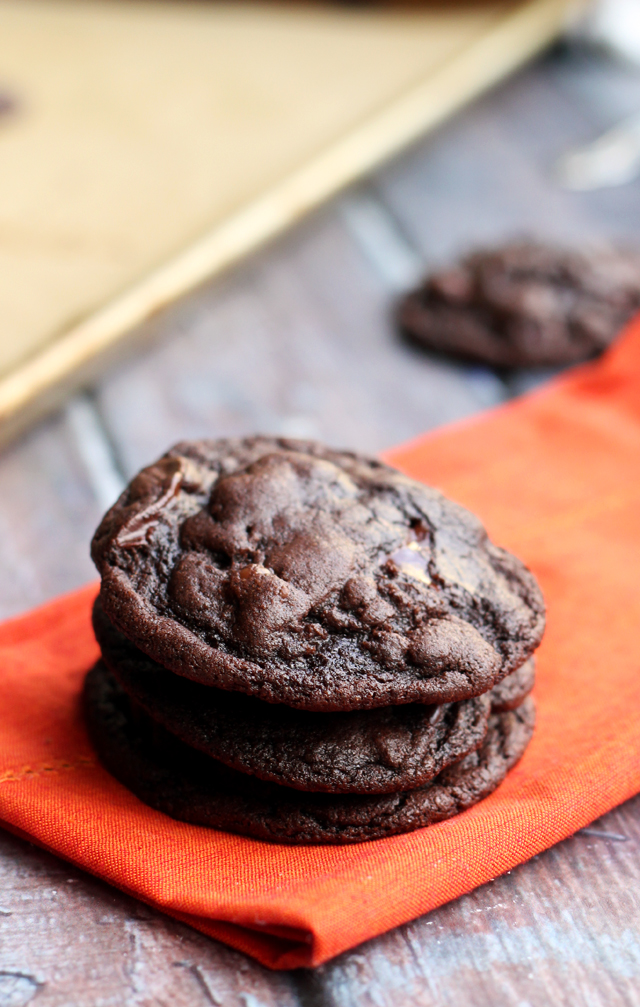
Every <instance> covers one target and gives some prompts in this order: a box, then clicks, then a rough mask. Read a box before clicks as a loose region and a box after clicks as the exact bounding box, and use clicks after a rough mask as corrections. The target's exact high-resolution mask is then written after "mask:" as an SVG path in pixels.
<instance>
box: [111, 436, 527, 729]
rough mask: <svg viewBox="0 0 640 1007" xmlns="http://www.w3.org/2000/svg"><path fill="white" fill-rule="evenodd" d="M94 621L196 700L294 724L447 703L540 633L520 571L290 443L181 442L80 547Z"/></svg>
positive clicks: (412, 487) (385, 485) (364, 465)
mask: <svg viewBox="0 0 640 1007" xmlns="http://www.w3.org/2000/svg"><path fill="white" fill-rule="evenodd" d="M92 556H93V558H94V561H95V563H96V566H97V567H98V569H99V571H100V574H101V577H102V586H101V601H102V605H103V607H104V610H105V612H106V614H107V616H108V617H109V619H110V620H111V621H112V622H113V623H114V625H115V626H117V627H118V628H119V629H120V630H121V631H122V632H123V633H124V635H125V636H126V637H128V639H130V640H131V641H132V642H133V643H135V645H136V646H137V647H139V649H140V650H142V651H143V652H144V653H146V654H147V655H148V656H150V657H152V658H154V659H155V660H156V661H158V663H160V664H162V665H163V666H164V667H166V668H168V669H170V670H171V671H174V672H177V673H178V674H181V675H183V676H186V677H187V678H192V679H194V680H196V681H199V682H202V683H203V684H207V685H213V686H216V687H218V688H221V689H226V690H231V691H234V690H235V691H240V692H244V693H246V694H248V695H252V696H254V697H256V698H258V699H261V700H264V701H266V702H270V703H284V704H286V705H288V706H292V707H297V708H299V709H305V710H311V711H314V710H315V711H342V712H345V711H348V710H355V709H370V708H375V707H381V706H393V705H398V704H406V703H449V702H455V701H459V700H462V699H467V698H470V697H472V696H475V695H479V694H481V693H484V692H486V691H487V690H489V689H491V688H492V687H493V686H494V685H495V684H496V683H497V682H499V681H500V680H501V679H502V678H504V677H505V676H506V675H508V674H509V673H510V672H512V671H514V670H515V669H516V668H518V667H520V666H521V665H522V664H523V663H524V661H525V660H526V659H527V658H528V657H529V656H530V655H531V653H532V652H533V650H534V649H535V647H536V646H537V645H538V643H539V642H540V639H541V637H542V633H543V630H544V604H543V600H542V596H541V593H540V590H539V587H538V585H537V582H536V581H535V578H534V577H533V575H532V574H531V573H530V571H529V570H527V568H526V567H525V566H524V564H522V563H521V562H520V561H519V560H518V559H516V557H514V556H512V555H511V554H510V553H508V552H506V551H505V550H503V549H500V548H499V547H497V546H495V545H493V544H492V543H491V542H490V541H489V539H488V538H487V535H486V532H485V530H484V528H483V527H482V525H481V523H480V522H479V520H478V519H477V518H476V517H475V516H474V515H472V514H471V513H470V512H469V511H467V510H465V509H464V508H463V507H460V506H459V505H457V504H455V503H453V502H452V501H450V500H448V499H447V498H446V497H444V496H443V495H442V494H441V493H440V492H438V491H437V490H435V489H432V488H430V487H428V486H425V485H423V484H422V483H418V482H416V481H415V480H412V479H409V478H408V477H406V476H404V475H402V474H401V473H399V472H397V471H395V470H394V469H391V468H390V467H388V466H386V465H384V464H382V463H381V462H379V461H376V460H373V459H369V458H363V457H360V456H358V455H355V454H353V453H350V452H340V451H332V450H330V449H328V448H325V447H323V446H322V445H318V444H316V443H314V442H308V441H291V440H287V439H275V438H263V437H254V438H245V439H243V440H218V441H196V442H183V443H181V444H178V445H176V446H175V447H174V448H172V449H171V451H169V452H168V453H167V454H166V455H164V456H163V457H162V458H161V459H160V460H159V461H158V462H157V463H156V464H155V465H151V466H149V467H148V468H147V469H144V470H143V471H142V472H141V473H139V475H138V476H136V477H135V479H134V480H133V481H132V482H131V484H130V485H129V486H128V487H127V489H126V490H125V492H124V493H123V494H122V496H121V497H120V499H119V500H118V502H117V503H116V504H115V506H114V507H112V508H111V510H110V511H109V512H108V513H107V514H106V515H105V517H104V519H103V521H102V523H101V524H100V527H99V528H98V530H97V532H96V534H95V536H94V540H93V543H92Z"/></svg>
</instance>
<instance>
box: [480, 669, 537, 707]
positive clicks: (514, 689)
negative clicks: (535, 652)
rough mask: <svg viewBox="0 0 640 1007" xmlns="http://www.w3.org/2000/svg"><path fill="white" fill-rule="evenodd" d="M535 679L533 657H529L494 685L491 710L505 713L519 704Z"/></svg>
mask: <svg viewBox="0 0 640 1007" xmlns="http://www.w3.org/2000/svg"><path fill="white" fill-rule="evenodd" d="M535 681H536V662H535V658H533V657H530V658H529V660H528V661H525V663H524V664H523V665H522V667H520V668H516V670H515V671H512V672H511V674H510V675H507V677H506V678H503V679H502V681H501V682H498V684H497V685H494V687H493V689H492V690H491V692H490V693H489V695H490V696H491V712H492V713H506V712H507V710H515V708H516V706H520V704H521V703H522V701H523V700H524V699H525V697H526V696H528V695H529V693H530V692H531V690H532V689H533V687H534V685H535Z"/></svg>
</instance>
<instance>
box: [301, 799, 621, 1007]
mask: <svg viewBox="0 0 640 1007" xmlns="http://www.w3.org/2000/svg"><path fill="white" fill-rule="evenodd" d="M594 831H596V832H605V833H609V834H613V835H615V836H618V837H619V838H607V837H606V836H602V835H601V836H596V835H587V834H584V833H578V834H577V835H576V836H574V837H573V838H572V839H569V840H567V841H565V842H564V843H560V844H559V845H558V846H556V847H554V848H553V849H552V850H549V851H547V852H546V853H543V854H541V855H540V856H537V857H534V858H533V860H531V861H529V862H528V863H526V864H523V865H522V866H521V867H518V868H516V869H515V870H513V871H510V872H509V873H508V874H507V875H504V876H503V877H501V878H497V879H496V880H495V881H493V882H491V883H490V884H488V885H484V886H483V887H482V888H479V889H477V890H476V891H475V892H472V893H471V894H470V895H465V896H463V897H462V898H461V899H458V900H457V901H456V902H453V903H450V904H449V905H447V906H444V907H443V908H442V909H438V910H436V911H435V912H433V913H430V914H429V915H428V916H426V917H423V918H422V919H420V920H416V921H415V922H413V923H409V924H407V925H406V926H403V927H399V928H398V929H396V930H394V931H392V932H391V933H389V934H386V935H384V936H383V937H381V938H378V939H377V940H376V941H371V942H369V943H368V944H364V945H362V946H361V947H360V948H357V949H356V950H355V951H351V952H348V953H347V954H345V955H342V956H341V957H340V958H338V959H336V960H335V961H333V962H329V963H328V964H327V965H324V966H322V967H321V968H319V969H318V970H317V971H316V973H315V975H314V976H313V985H314V988H315V989H317V990H318V994H319V997H320V998H321V999H320V1002H321V1003H322V1004H324V1005H326V1007H395V1005H397V1004H398V1002H400V1003H408V1004H415V1005H416V1007H418V1005H419V1007H459V1005H460V1004H464V1005H465V1007H486V1005H489V1004H491V1005H492V1007H522V1005H524V1004H531V1005H534V1004H535V1005H536V1007H537V1005H546V1004H554V1005H558V1007H575V1005H577V1004H581V1005H582V1004H584V1005H587V1007H605V1005H606V1007H631V1005H636V1004H639V1003H640V798H635V799H634V800H632V801H629V802H628V803H627V804H625V805H623V806H622V807H621V808H619V809H617V810H616V811H614V812H611V813H610V814H609V815H606V816H605V817H604V818H603V819H601V820H600V821H599V822H598V823H595V824H594ZM620 837H621V838H620Z"/></svg>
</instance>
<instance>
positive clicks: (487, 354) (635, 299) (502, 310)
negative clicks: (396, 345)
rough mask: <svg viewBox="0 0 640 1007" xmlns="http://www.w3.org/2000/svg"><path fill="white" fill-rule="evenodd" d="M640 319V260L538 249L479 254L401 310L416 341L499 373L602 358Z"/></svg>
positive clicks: (437, 276) (431, 282)
mask: <svg viewBox="0 0 640 1007" xmlns="http://www.w3.org/2000/svg"><path fill="white" fill-rule="evenodd" d="M639 309H640V254H637V253H632V252H625V251H613V250H609V251H593V252H586V251H580V252H578V251H565V250H562V249H557V248H553V247H549V246H547V245H541V244H535V243H519V244H513V245H507V246H506V247H503V248H497V249H493V250H488V251H478V252H475V253H474V254H473V255H470V256H468V257H467V258H466V259H463V260H462V262H460V263H459V265H457V266H454V267H452V268H450V269H445V270H442V271H441V272H436V273H433V274H432V275H431V276H429V277H427V279H426V280H425V282H424V284H423V285H422V286H421V287H420V288H419V289H417V290H415V291H413V292H412V293H410V294H408V295H407V296H406V297H405V298H404V299H403V300H402V302H401V303H400V305H399V308H398V321H399V324H400V327H401V329H402V330H403V332H404V333H405V334H406V335H407V336H409V337H410V338H411V339H412V340H414V341H416V342H418V343H420V344H422V345H423V346H426V347H428V348H429V349H432V350H436V351H438V352H443V353H449V354H453V355H455V356H458V357H463V358H466V359H468V360H475V361H481V362H483V363H487V364H491V365H493V366H496V367H527V366H551V365H558V364H571V363H575V362H577V361H579V360H586V359H588V358H589V357H593V356H595V355H596V354H597V353H600V352H601V351H602V350H603V349H605V347H607V346H608V345H609V343H610V342H611V341H612V340H613V338H614V337H615V336H616V335H617V333H618V332H619V331H620V329H621V327H622V326H623V325H624V324H625V322H627V321H628V320H629V318H631V316H632V315H633V314H634V312H636V311H638V310H639Z"/></svg>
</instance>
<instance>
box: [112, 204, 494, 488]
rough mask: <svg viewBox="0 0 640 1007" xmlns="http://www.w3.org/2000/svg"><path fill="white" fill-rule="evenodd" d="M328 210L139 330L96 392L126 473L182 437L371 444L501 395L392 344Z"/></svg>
mask: <svg viewBox="0 0 640 1007" xmlns="http://www.w3.org/2000/svg"><path fill="white" fill-rule="evenodd" d="M389 309H390V296H389V292H388V290H387V287H386V285H385V283H384V282H383V281H382V280H381V279H380V277H379V276H377V275H376V274H375V273H374V271H373V270H372V268H371V266H370V264H369V262H368V261H367V260H366V259H365V257H364V256H363V254H362V253H361V251H360V250H359V249H358V248H357V247H356V246H355V244H354V242H353V240H352V239H351V238H350V236H349V235H348V234H347V233H346V232H345V228H344V226H343V225H342V223H341V218H340V215H339V214H338V213H337V212H336V211H335V210H328V211H324V212H323V213H321V214H319V215H318V216H317V217H316V218H315V219H314V220H312V221H310V222H309V223H308V224H307V225H305V226H304V227H302V228H300V229H299V230H298V231H297V232H296V233H295V234H292V235H291V236H290V237H288V238H286V239H284V240H282V241H281V242H280V243H278V245H277V246H275V247H273V248H271V249H269V250H268V251H267V252H266V253H265V254H263V255H262V256H260V257H259V258H256V259H255V260H254V261H252V262H251V263H250V264H248V265H247V266H244V267H242V268H241V269H240V270H238V271H237V272H236V273H235V274H234V276H233V277H230V278H229V279H227V280H225V281H224V282H222V283H218V284H214V285H212V286H211V287H210V288H208V289H206V290H203V291H202V292H201V293H200V294H199V295H198V296H196V297H193V298H191V299H189V300H187V301H185V302H183V303H182V305H181V306H180V308H178V309H176V310H175V311H173V310H172V311H171V312H170V313H169V314H167V315H166V316H165V317H164V318H161V319H159V320H158V321H157V322H156V323H154V324H153V325H150V326H149V327H148V332H147V337H148V338H150V339H153V340H154V342H155V344H156V345H155V347H154V348H153V349H151V350H150V351H148V352H146V353H144V354H143V355H141V356H140V358H139V359H138V360H137V361H135V362H130V363H128V364H127V366H126V367H124V368H122V369H121V370H119V371H117V372H115V373H114V374H113V375H111V376H109V377H107V378H106V379H105V380H104V381H103V382H102V383H101V385H100V387H99V390H98V393H97V399H98V402H99V405H100V409H101V413H102V416H103V418H104V420H105V423H106V425H107V427H108V429H109V431H110V434H111V437H112V438H113V441H114V443H115V444H116V445H117V450H118V452H119V456H120V458H121V462H122V465H123V468H124V470H125V471H126V472H127V473H128V474H132V473H133V472H135V471H136V470H137V469H138V468H139V467H140V466H141V465H142V464H147V463H148V462H150V461H151V460H152V459H153V458H154V457H156V456H157V455H158V454H160V453H161V452H162V451H163V450H165V449H166V447H167V446H168V445H169V444H170V443H171V442H173V441H175V440H177V439H179V438H181V437H199V436H235V435H242V434H248V433H251V432H253V431H255V430H264V431H269V432H271V433H275V434H287V435H290V436H301V437H307V436H309V437H318V438H320V439H322V440H325V441H327V442H328V443H332V444H336V445H351V446H353V447H356V448H359V449H362V450H365V451H373V452H375V451H379V450H381V449H382V448H384V447H386V446H390V445H392V444H394V443H398V442H399V441H402V440H405V439H407V438H409V437H413V436H415V435H417V434H418V433H419V432H421V431H422V430H426V429H429V428H430V427H433V426H436V425H437V424H439V423H442V422H448V421H451V420H455V419H459V418H460V417H462V416H466V415H469V414H471V413H473V412H475V411H477V410H478V409H479V408H481V407H482V406H484V405H488V404H491V403H492V402H494V401H496V399H497V398H498V397H499V396H500V395H501V394H503V393H504V389H503V388H502V386H501V385H500V383H499V382H497V381H496V379H495V377H493V376H491V375H487V374H485V373H484V372H483V371H478V370H477V369H460V368H458V367H456V366H455V365H452V364H451V363H449V362H447V361H444V360H436V359H433V358H430V357H428V356H426V355H424V354H421V353H419V352H416V351H415V350H412V349H410V348H409V347H407V346H405V345H403V344H402V343H401V342H400V341H399V340H398V338H397V336H396V334H395V332H394V330H393V327H392V325H391V322H390V318H389Z"/></svg>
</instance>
